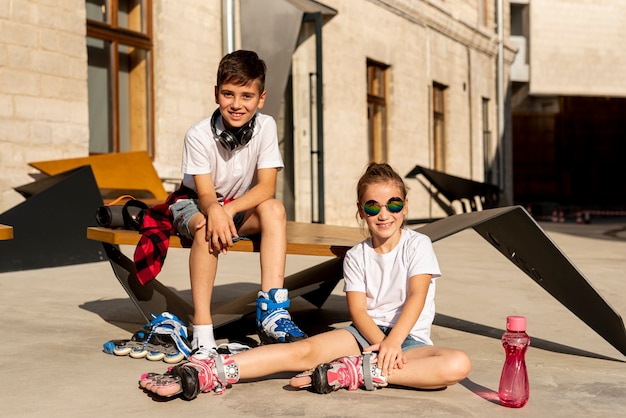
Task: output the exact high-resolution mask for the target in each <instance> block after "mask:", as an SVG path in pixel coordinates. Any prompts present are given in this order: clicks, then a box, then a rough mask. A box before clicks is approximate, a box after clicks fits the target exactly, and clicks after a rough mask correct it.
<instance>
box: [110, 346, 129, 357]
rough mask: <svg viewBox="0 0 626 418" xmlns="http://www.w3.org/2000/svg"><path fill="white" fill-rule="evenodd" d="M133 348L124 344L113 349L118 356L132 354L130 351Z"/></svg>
mask: <svg viewBox="0 0 626 418" xmlns="http://www.w3.org/2000/svg"><path fill="white" fill-rule="evenodd" d="M132 350H133V349H132V348H130V347H126V346H123V345H116V346H115V348H114V349H113V354H115V355H116V356H127V355H129V354H130V352H131V351H132Z"/></svg>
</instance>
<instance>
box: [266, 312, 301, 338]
mask: <svg viewBox="0 0 626 418" xmlns="http://www.w3.org/2000/svg"><path fill="white" fill-rule="evenodd" d="M261 325H262V326H263V329H264V330H265V331H266V332H267V333H269V334H275V335H278V336H280V337H282V336H284V335H285V334H290V335H293V336H296V337H297V336H302V335H304V333H303V332H302V331H301V330H300V328H298V326H297V325H296V324H295V323H294V322H293V321H292V319H291V316H290V315H289V312H287V311H286V310H285V309H282V308H278V309H274V310H273V311H271V312H268V313H267V316H265V318H263V320H262V321H261Z"/></svg>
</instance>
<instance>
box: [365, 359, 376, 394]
mask: <svg viewBox="0 0 626 418" xmlns="http://www.w3.org/2000/svg"><path fill="white" fill-rule="evenodd" d="M371 357H372V352H371V351H364V352H363V383H364V384H365V389H366V390H375V389H376V388H375V387H374V382H373V381H372V361H371V360H372V358H371Z"/></svg>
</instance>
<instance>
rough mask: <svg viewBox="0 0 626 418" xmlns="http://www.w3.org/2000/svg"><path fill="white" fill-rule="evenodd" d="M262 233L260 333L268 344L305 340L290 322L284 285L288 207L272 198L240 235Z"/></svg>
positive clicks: (262, 339)
mask: <svg viewBox="0 0 626 418" xmlns="http://www.w3.org/2000/svg"><path fill="white" fill-rule="evenodd" d="M258 232H260V233H261V249H260V252H261V254H260V259H261V292H259V297H258V298H257V317H256V321H257V334H258V335H259V337H260V338H261V341H262V342H263V343H265V344H269V343H276V342H293V341H298V340H301V339H303V338H306V334H305V333H304V332H302V331H301V330H300V329H299V328H298V326H297V325H296V324H294V322H293V321H292V320H291V316H290V315H289V312H287V308H288V307H289V296H288V292H287V289H285V288H283V286H284V284H285V261H286V258H287V255H286V252H287V215H286V214H285V207H284V206H283V204H282V203H281V202H280V201H278V200H276V199H270V200H266V201H265V202H263V203H261V204H260V205H259V206H257V207H256V208H255V210H254V211H253V212H252V213H251V215H250V216H249V217H248V218H247V219H246V220H245V221H244V223H243V225H242V226H241V227H240V228H239V234H240V236H242V235H243V236H245V235H251V234H255V233H258Z"/></svg>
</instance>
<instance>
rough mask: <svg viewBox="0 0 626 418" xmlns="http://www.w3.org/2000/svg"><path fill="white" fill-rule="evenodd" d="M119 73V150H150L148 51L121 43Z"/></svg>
mask: <svg viewBox="0 0 626 418" xmlns="http://www.w3.org/2000/svg"><path fill="white" fill-rule="evenodd" d="M118 57H119V73H118V100H119V102H118V109H119V124H118V126H119V151H120V152H128V151H144V150H147V148H146V147H147V143H146V138H148V128H149V123H148V121H149V119H148V114H149V112H148V110H149V100H148V98H149V96H148V71H147V70H148V53H147V51H146V50H144V49H141V48H133V47H129V46H125V45H120V47H119V52H118Z"/></svg>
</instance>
